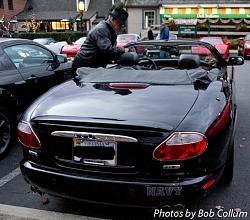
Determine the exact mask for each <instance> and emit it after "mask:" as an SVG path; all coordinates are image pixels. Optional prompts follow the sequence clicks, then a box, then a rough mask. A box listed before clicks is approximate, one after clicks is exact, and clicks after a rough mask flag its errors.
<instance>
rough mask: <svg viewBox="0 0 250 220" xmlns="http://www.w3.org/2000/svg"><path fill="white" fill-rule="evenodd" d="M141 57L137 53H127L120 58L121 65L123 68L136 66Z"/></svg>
mask: <svg viewBox="0 0 250 220" xmlns="http://www.w3.org/2000/svg"><path fill="white" fill-rule="evenodd" d="M138 60H139V57H138V54H137V53H135V52H127V53H124V54H122V55H121V56H120V59H119V63H120V65H121V66H135V65H136V64H137V63H138Z"/></svg>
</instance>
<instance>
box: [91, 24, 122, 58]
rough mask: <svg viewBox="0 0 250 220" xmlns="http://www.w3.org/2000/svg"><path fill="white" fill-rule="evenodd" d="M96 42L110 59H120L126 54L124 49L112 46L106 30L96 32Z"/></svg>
mask: <svg viewBox="0 0 250 220" xmlns="http://www.w3.org/2000/svg"><path fill="white" fill-rule="evenodd" d="M95 40H96V44H97V46H98V48H99V50H100V51H101V52H102V53H104V54H107V55H108V56H109V57H110V58H119V57H120V55H121V54H122V53H124V50H123V49H121V48H117V47H115V46H112V43H111V40H110V37H109V33H108V31H107V30H106V29H104V28H103V29H99V30H97V31H96V33H95Z"/></svg>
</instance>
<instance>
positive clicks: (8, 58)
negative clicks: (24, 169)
mask: <svg viewBox="0 0 250 220" xmlns="http://www.w3.org/2000/svg"><path fill="white" fill-rule="evenodd" d="M69 78H71V62H67V59H66V58H65V57H64V56H62V55H56V54H55V53H54V52H52V51H50V50H48V49H47V48H46V47H44V46H42V45H40V44H38V43H36V42H34V41H31V40H25V39H14V38H0V158H1V157H3V156H4V155H5V154H6V152H7V150H8V149H9V147H10V146H11V144H12V140H14V137H15V136H16V135H15V132H16V127H17V125H16V124H17V114H18V113H20V112H22V111H23V110H24V109H25V108H27V107H28V105H29V104H30V103H31V102H32V101H34V100H35V99H36V98H37V97H38V96H40V95H41V94H42V93H44V92H46V91H47V90H48V89H49V88H51V87H52V86H54V85H57V84H59V83H62V82H63V81H65V80H66V79H69Z"/></svg>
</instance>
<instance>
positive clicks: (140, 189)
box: [18, 41, 244, 206]
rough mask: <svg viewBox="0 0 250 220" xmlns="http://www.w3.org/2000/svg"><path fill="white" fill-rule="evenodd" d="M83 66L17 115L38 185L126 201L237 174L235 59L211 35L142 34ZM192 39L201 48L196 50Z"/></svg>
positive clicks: (144, 202) (177, 192)
mask: <svg viewBox="0 0 250 220" xmlns="http://www.w3.org/2000/svg"><path fill="white" fill-rule="evenodd" d="M128 47H129V50H130V51H132V52H129V53H125V54H123V55H122V56H121V58H120V61H119V63H118V64H117V65H115V66H113V67H111V68H107V69H103V68H98V69H91V68H80V69H78V72H77V77H76V78H75V79H74V80H72V81H68V82H66V83H63V84H61V85H59V86H58V87H56V88H54V89H52V90H50V91H49V92H48V93H46V94H44V95H43V96H42V97H40V98H39V99H38V100H37V101H36V102H35V103H33V104H32V105H31V106H30V108H29V109H28V110H27V111H26V113H25V114H24V115H23V118H22V119H21V121H20V122H19V125H18V137H19V141H20V142H21V144H22V146H23V151H24V158H23V160H22V161H21V171H22V174H23V176H24V178H25V180H26V181H27V182H28V183H30V184H31V185H32V188H33V189H35V190H37V191H39V192H47V193H50V194H53V195H58V196H62V197H67V198H74V199H81V200H85V201H92V202H98V203H106V204H116V205H126V206H151V205H152V206H154V205H161V204H165V203H166V202H167V201H170V199H181V198H185V197H186V196H188V195H193V194H206V192H208V191H209V190H210V189H211V188H212V187H213V186H214V185H215V184H216V183H217V182H218V181H219V180H220V179H221V181H224V182H225V183H229V182H230V181H231V179H232V176H233V158H234V156H233V155H234V131H235V126H236V112H237V111H236V110H237V106H236V103H235V89H234V67H233V66H234V65H241V64H243V62H244V59H243V58H242V57H229V59H228V60H224V59H223V58H222V57H221V55H220V54H219V52H218V51H217V50H216V49H215V48H214V47H213V46H211V45H210V44H207V43H202V42H195V41H169V42H166V41H145V42H136V43H132V44H130V45H128ZM197 47H199V48H200V47H204V48H205V49H206V51H207V53H203V54H197V53H196V51H197Z"/></svg>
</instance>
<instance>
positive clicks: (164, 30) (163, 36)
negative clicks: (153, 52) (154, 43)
mask: <svg viewBox="0 0 250 220" xmlns="http://www.w3.org/2000/svg"><path fill="white" fill-rule="evenodd" d="M160 40H169V28H168V26H167V25H166V24H165V23H162V25H161V30H160Z"/></svg>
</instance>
